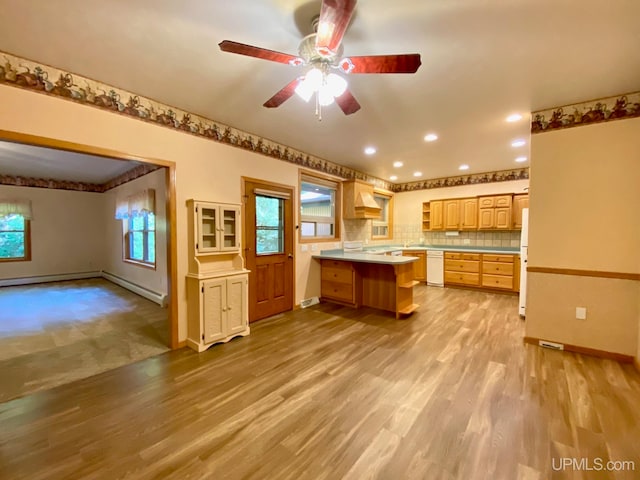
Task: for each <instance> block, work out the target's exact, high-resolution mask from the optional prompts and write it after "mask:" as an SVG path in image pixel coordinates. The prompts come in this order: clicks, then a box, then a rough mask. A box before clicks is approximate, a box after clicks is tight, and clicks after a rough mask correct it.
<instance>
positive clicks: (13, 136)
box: [0, 129, 181, 350]
mask: <svg viewBox="0 0 640 480" xmlns="http://www.w3.org/2000/svg"><path fill="white" fill-rule="evenodd" d="M0 140H2V141H7V142H13V143H23V144H27V145H35V146H38V147H47V148H54V149H57V150H64V151H67V152H76V153H84V154H87V155H95V156H98V157H108V158H110V159H113V160H123V161H129V160H133V161H136V162H141V163H148V164H151V165H158V166H161V167H165V168H166V169H167V170H166V171H165V184H166V190H167V192H166V193H167V199H166V202H167V212H166V216H167V223H168V225H169V234H168V235H167V280H168V291H169V304H168V306H167V308H168V312H169V315H168V316H169V319H168V321H169V335H170V339H169V347H170V348H171V349H173V350H175V349H178V348H180V345H181V342H180V341H179V338H178V250H177V244H178V241H177V239H178V236H177V216H176V164H175V162H171V161H167V160H160V159H157V158H145V157H139V156H137V155H132V154H129V153H126V152H121V151H117V150H110V149H106V148H101V147H95V146H91V145H85V144H81V143H75V142H67V141H65V140H59V139H56V138H49V137H42V136H39V135H30V134H26V133H20V132H12V131H9V130H2V129H0Z"/></svg>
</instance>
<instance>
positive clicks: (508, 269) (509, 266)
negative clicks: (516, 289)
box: [482, 261, 513, 276]
mask: <svg viewBox="0 0 640 480" xmlns="http://www.w3.org/2000/svg"><path fill="white" fill-rule="evenodd" d="M482 274H483V275H486V274H489V275H510V276H512V275H513V263H500V262H486V261H485V262H483V263H482Z"/></svg>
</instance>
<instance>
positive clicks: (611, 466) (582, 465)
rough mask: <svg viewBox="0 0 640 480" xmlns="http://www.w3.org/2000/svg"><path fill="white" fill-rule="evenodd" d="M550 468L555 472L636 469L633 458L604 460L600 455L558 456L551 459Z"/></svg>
mask: <svg viewBox="0 0 640 480" xmlns="http://www.w3.org/2000/svg"><path fill="white" fill-rule="evenodd" d="M551 468H552V469H553V470H555V471H556V472H558V471H561V470H576V471H577V470H579V471H584V472H622V471H631V472H633V471H635V469H636V463H635V462H634V461H633V460H605V459H604V458H600V457H596V458H587V457H582V458H574V457H560V458H552V459H551Z"/></svg>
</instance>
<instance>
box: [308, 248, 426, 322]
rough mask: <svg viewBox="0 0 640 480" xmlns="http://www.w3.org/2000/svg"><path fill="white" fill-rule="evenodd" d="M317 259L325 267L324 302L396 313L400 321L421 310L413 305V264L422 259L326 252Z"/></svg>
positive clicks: (416, 305) (322, 278)
mask: <svg viewBox="0 0 640 480" xmlns="http://www.w3.org/2000/svg"><path fill="white" fill-rule="evenodd" d="M313 258H315V259H316V260H318V261H319V262H320V265H321V295H322V299H323V300H327V301H330V302H336V303H340V304H344V305H349V306H352V307H355V308H359V307H363V306H365V307H373V308H378V309H381V310H386V311H390V312H393V313H394V314H395V316H396V318H400V316H401V315H409V314H411V313H413V312H414V311H415V310H416V309H417V308H418V307H419V305H418V304H415V303H413V287H414V286H415V285H417V284H418V282H417V281H415V280H414V276H413V262H416V261H417V260H418V257H408V256H391V255H376V254H370V253H364V252H362V253H345V252H344V251H342V250H324V251H322V252H321V253H320V255H314V256H313Z"/></svg>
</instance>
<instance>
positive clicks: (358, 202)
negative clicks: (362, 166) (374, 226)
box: [342, 180, 380, 219]
mask: <svg viewBox="0 0 640 480" xmlns="http://www.w3.org/2000/svg"><path fill="white" fill-rule="evenodd" d="M373 193H374V187H373V185H372V184H370V183H367V182H363V181H362V180H347V181H345V182H342V198H343V205H344V209H343V217H344V218H347V219H353V218H380V206H379V205H378V204H377V203H376V201H375V199H374V196H373Z"/></svg>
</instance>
